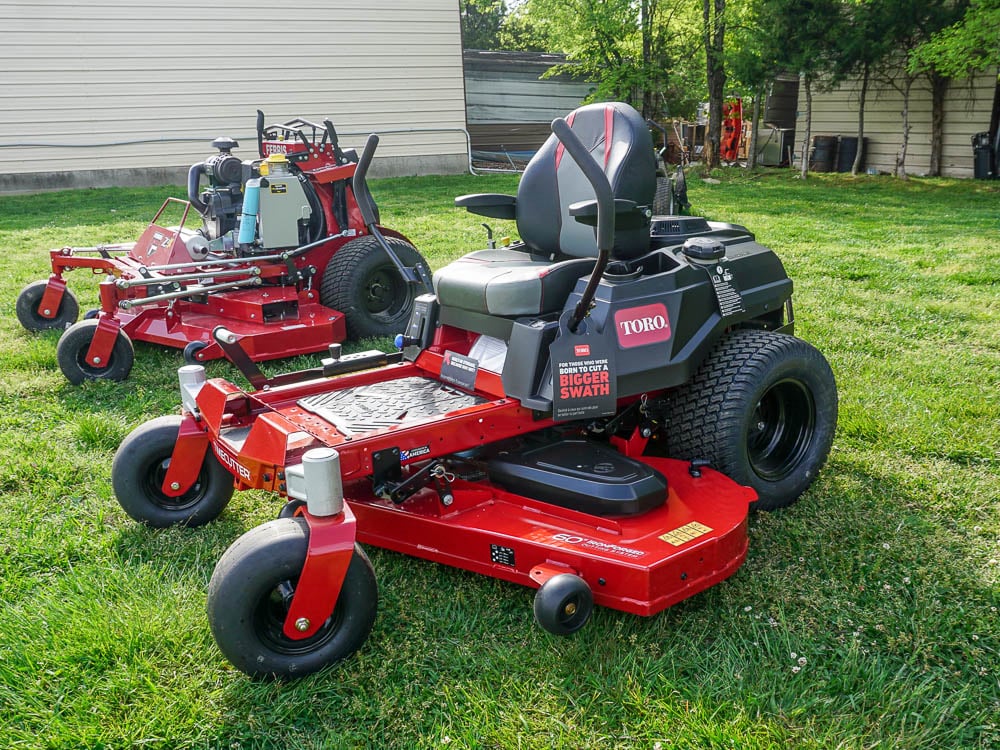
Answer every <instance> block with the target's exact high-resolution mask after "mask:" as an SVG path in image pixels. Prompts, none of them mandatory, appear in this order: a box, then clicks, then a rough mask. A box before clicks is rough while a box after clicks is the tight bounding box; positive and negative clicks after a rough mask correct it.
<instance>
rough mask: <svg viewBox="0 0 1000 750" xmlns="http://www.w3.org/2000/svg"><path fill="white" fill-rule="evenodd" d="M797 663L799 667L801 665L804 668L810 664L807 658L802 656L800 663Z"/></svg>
mask: <svg viewBox="0 0 1000 750" xmlns="http://www.w3.org/2000/svg"><path fill="white" fill-rule="evenodd" d="M796 663H797V664H798V665H799V666H800V667H804V666H805V665H806V664H808V663H809V662H808V660H807V659H806V657H804V656H800V657H799V659H798V662H796Z"/></svg>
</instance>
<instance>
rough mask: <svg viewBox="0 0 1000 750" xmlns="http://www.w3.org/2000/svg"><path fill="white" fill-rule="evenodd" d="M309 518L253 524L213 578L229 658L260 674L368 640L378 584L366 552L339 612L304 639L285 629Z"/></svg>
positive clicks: (212, 618) (215, 629)
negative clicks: (292, 635) (254, 525)
mask: <svg viewBox="0 0 1000 750" xmlns="http://www.w3.org/2000/svg"><path fill="white" fill-rule="evenodd" d="M308 546H309V525H308V524H307V522H306V520H305V519H304V518H279V519H275V520H274V521H269V522H267V523H265V524H263V525H262V526H257V527H256V528H253V529H251V530H250V531H248V532H247V533H245V534H244V535H243V536H241V537H240V538H239V539H237V540H236V542H234V543H233V545H232V546H231V547H230V548H229V549H228V550H226V552H225V553H224V554H223V555H222V557H221V558H220V559H219V562H218V564H217V565H216V566H215V571H214V572H213V573H212V580H211V581H210V582H209V584H208V623H209V627H210V628H211V630H212V635H213V636H214V638H215V642H216V643H217V644H218V646H219V650H220V651H222V653H223V654H224V655H225V657H226V658H227V659H228V660H229V661H230V662H231V663H232V664H233V666H235V667H236V668H237V669H239V670H240V671H241V672H245V673H246V674H248V675H250V676H251V677H254V678H259V679H273V678H293V677H302V676H304V675H307V674H312V673H313V672H317V671H319V670H320V669H323V668H324V667H326V666H329V665H331V664H335V663H336V662H339V661H342V660H343V659H346V658H347V657H349V656H350V655H351V654H353V653H354V652H355V651H357V650H358V649H359V648H361V646H362V645H363V644H364V642H365V641H366V640H367V638H368V635H369V633H371V630H372V626H373V625H374V624H375V615H376V612H377V609H378V585H377V584H376V581H375V573H374V571H373V570H372V566H371V563H370V562H369V561H368V557H367V555H365V553H364V550H362V549H361V547H360V546H358V545H354V556H353V557H352V558H351V563H350V566H349V567H348V569H347V577H346V578H345V579H344V586H343V588H342V589H341V591H340V597H339V598H338V599H337V604H336V606H335V607H334V610H333V614H332V615H331V616H330V618H329V619H328V620H327V621H326V622H325V623H324V624H323V626H322V627H321V628H320V629H319V630H318V631H317V632H316V634H315V635H313V636H310V637H309V638H306V639H304V640H301V641H295V640H292V639H290V638H288V637H287V636H286V635H285V634H284V633H283V632H282V629H283V626H284V621H285V616H286V614H287V612H288V607H289V605H290V603H291V600H292V596H293V595H294V593H295V586H296V584H297V582H298V579H299V576H300V575H301V573H302V568H303V566H304V565H305V559H306V553H307V551H308Z"/></svg>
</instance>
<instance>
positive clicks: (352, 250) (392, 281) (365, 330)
mask: <svg viewBox="0 0 1000 750" xmlns="http://www.w3.org/2000/svg"><path fill="white" fill-rule="evenodd" d="M386 240H387V241H388V243H389V246H390V247H391V248H392V249H393V252H395V253H396V256H397V257H398V258H399V259H400V261H402V263H403V265H404V266H410V267H412V266H416V265H417V264H419V265H421V266H423V268H424V269H425V270H427V272H428V274H429V273H430V270H429V269H428V266H427V261H425V260H424V259H423V257H422V256H421V255H420V253H418V252H417V250H416V248H414V247H413V245H411V244H410V243H408V242H405V241H404V240H400V239H397V238H395V237H386ZM420 293H422V290H421V289H418V288H417V287H416V285H414V284H410V283H408V282H407V281H406V280H405V279H404V278H403V277H402V276H400V274H399V270H398V269H397V268H396V266H395V264H393V262H392V261H391V260H390V259H389V256H388V255H386V253H385V250H383V249H382V246H381V245H380V244H379V242H378V240H377V239H375V237H373V236H371V235H366V236H365V237H359V238H357V239H355V240H351V241H350V242H348V243H347V244H346V245H344V246H343V247H341V248H340V249H339V250H337V252H336V253H334V254H333V257H332V258H331V259H330V262H329V263H328V264H327V266H326V270H325V271H323V280H322V282H321V284H320V290H319V296H320V301H321V302H322V303H323V304H324V305H325V306H326V307H329V308H332V309H334V310H339V311H340V312H342V313H344V315H345V317H346V318H347V320H346V323H347V336H348V338H351V339H360V338H370V337H383V336H392V335H393V334H396V333H399V332H400V331H402V330H403V329H404V328H405V327H406V322H407V321H408V320H409V319H410V313H411V312H413V300H414V299H416V297H417V295H418V294H420Z"/></svg>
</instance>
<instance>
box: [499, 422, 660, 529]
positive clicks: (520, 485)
mask: <svg viewBox="0 0 1000 750" xmlns="http://www.w3.org/2000/svg"><path fill="white" fill-rule="evenodd" d="M489 475H490V480H491V481H492V482H494V483H496V484H498V485H500V486H501V487H503V488H504V489H507V490H510V491H511V492H516V493H518V494H519V495H524V496H526V497H531V498H534V499H536V500H541V501H542V502H546V503H552V504H553V505H560V506H562V507H564V508H571V509H573V510H578V511H581V512H583V513H590V514H591V515H596V516H631V515H637V514H639V513H645V512H646V511H649V510H652V509H653V508H656V507H658V506H660V505H663V503H665V502H666V499H667V478H666V477H665V476H663V475H662V474H661V473H660V472H658V471H656V469H653V468H652V467H650V466H647V465H646V464H644V463H641V462H639V461H635V460H634V459H631V458H628V457H626V456H623V455H621V454H620V453H618V452H617V451H616V450H614V449H612V448H609V447H607V446H605V445H602V444H600V443H593V442H590V441H587V440H563V441H560V442H558V443H552V444H551V445H543V446H541V447H538V448H528V449H526V450H524V451H520V452H516V453H506V454H503V455H502V456H498V457H497V458H494V459H492V460H491V461H490V462H489Z"/></svg>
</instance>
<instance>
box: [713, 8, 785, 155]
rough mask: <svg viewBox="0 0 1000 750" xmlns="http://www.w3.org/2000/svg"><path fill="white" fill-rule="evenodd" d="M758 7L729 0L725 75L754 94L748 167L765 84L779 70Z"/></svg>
mask: <svg viewBox="0 0 1000 750" xmlns="http://www.w3.org/2000/svg"><path fill="white" fill-rule="evenodd" d="M758 6H759V3H758V2H757V1H756V0H744V2H740V3H733V2H732V0H729V5H728V7H727V13H728V14H729V19H728V23H727V27H726V32H727V41H726V70H727V78H728V79H730V80H731V81H732V83H733V85H734V86H736V87H738V88H740V89H741V90H743V91H749V92H752V93H753V105H752V108H751V115H750V124H751V129H750V143H749V146H748V149H747V154H748V157H747V166H748V167H749V168H750V169H753V168H754V167H755V166H756V165H757V137H758V127H757V124H758V122H759V121H760V107H761V102H762V101H763V100H764V97H765V94H766V91H767V86H768V84H770V83H771V82H772V81H773V80H774V77H775V75H776V74H777V73H778V72H780V71H779V70H778V66H777V64H776V62H775V60H774V59H773V57H774V56H773V51H772V50H770V49H769V47H768V44H767V43H766V39H765V37H764V34H763V30H762V29H761V26H760V24H759V23H758V12H759V7H758Z"/></svg>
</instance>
